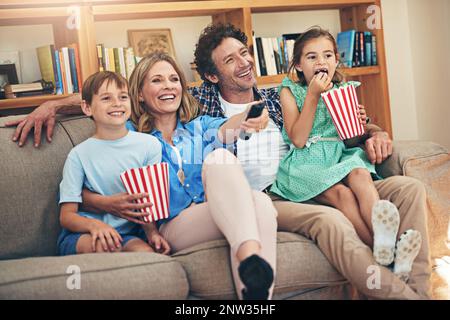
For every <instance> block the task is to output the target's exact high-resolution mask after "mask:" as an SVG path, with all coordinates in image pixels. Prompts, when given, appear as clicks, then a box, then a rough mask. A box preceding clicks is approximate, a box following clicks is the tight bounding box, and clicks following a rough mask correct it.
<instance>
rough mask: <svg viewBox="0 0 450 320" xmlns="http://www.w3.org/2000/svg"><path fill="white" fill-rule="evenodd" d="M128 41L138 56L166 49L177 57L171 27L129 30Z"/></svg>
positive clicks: (165, 50)
mask: <svg viewBox="0 0 450 320" xmlns="http://www.w3.org/2000/svg"><path fill="white" fill-rule="evenodd" d="M128 42H129V44H130V46H131V47H132V48H133V50H134V54H135V56H137V57H141V58H142V57H144V56H145V55H148V54H149V53H152V52H154V51H164V52H167V53H168V54H170V55H171V56H172V57H173V58H176V57H175V49H174V46H173V41H172V35H171V33H170V29H144V30H128Z"/></svg>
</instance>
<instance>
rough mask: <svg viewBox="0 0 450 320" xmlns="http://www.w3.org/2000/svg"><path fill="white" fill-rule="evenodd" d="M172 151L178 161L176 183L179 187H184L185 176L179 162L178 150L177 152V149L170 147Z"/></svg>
mask: <svg viewBox="0 0 450 320" xmlns="http://www.w3.org/2000/svg"><path fill="white" fill-rule="evenodd" d="M171 147H172V149H173V151H175V154H176V156H177V160H178V172H177V177H178V181H180V183H181V185H182V186H184V180H185V178H186V177H185V175H184V171H183V161H182V160H181V154H180V150H178V148H177V147H175V146H172V145H171Z"/></svg>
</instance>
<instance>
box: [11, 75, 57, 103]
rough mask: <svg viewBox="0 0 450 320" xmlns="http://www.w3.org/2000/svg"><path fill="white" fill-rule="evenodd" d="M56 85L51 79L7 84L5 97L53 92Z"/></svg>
mask: <svg viewBox="0 0 450 320" xmlns="http://www.w3.org/2000/svg"><path fill="white" fill-rule="evenodd" d="M54 88H55V87H54V85H53V82H51V81H48V82H46V81H43V80H41V81H36V82H33V83H24V84H7V85H5V87H4V90H5V97H6V98H7V99H13V98H20V97H31V96H36V95H43V94H52V93H53V92H54Z"/></svg>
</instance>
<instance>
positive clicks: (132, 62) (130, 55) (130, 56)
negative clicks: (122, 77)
mask: <svg viewBox="0 0 450 320" xmlns="http://www.w3.org/2000/svg"><path fill="white" fill-rule="evenodd" d="M124 54H125V69H126V73H127V79H130V76H131V73H132V72H133V70H134V67H135V66H136V58H135V56H134V51H133V48H125V52H124Z"/></svg>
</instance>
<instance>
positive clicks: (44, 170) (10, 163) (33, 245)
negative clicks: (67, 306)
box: [0, 123, 72, 259]
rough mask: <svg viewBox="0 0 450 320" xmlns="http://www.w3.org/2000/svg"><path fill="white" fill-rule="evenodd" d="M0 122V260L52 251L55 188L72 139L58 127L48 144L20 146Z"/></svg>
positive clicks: (57, 229)
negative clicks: (12, 139) (36, 146)
mask: <svg viewBox="0 0 450 320" xmlns="http://www.w3.org/2000/svg"><path fill="white" fill-rule="evenodd" d="M13 132H14V128H5V127H1V123H0V154H1V161H0V176H1V179H0V190H1V192H0V203H1V206H0V217H1V219H2V222H1V223H0V234H1V235H2V241H0V259H12V258H22V257H32V256H44V255H54V254H55V253H56V239H57V236H58V234H59V232H60V227H59V218H58V217H59V212H58V206H57V192H58V188H59V183H60V181H61V174H62V169H63V166H64V162H65V160H66V156H67V154H68V153H69V151H70V149H71V148H72V143H71V141H70V139H69V138H68V136H67V134H66V133H65V130H64V129H63V128H62V127H61V126H60V125H57V126H56V127H55V134H54V137H53V142H52V143H44V144H42V145H41V147H39V149H36V148H35V147H34V146H33V143H32V138H31V137H29V139H28V142H27V144H26V145H25V146H24V147H22V148H19V147H18V146H17V145H16V144H15V143H13V142H12V141H11V136H12V134H13Z"/></svg>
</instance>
